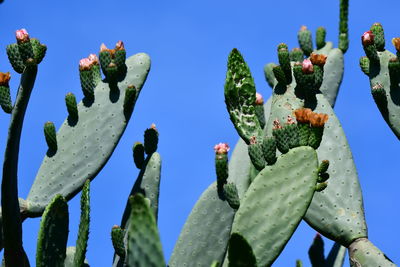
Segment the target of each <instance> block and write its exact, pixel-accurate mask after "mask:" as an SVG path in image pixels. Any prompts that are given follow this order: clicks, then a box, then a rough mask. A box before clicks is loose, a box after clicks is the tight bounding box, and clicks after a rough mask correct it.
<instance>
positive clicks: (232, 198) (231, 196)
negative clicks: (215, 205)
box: [224, 183, 240, 210]
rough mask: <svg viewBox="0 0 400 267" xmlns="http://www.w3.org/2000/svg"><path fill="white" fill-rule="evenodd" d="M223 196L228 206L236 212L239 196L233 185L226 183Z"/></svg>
mask: <svg viewBox="0 0 400 267" xmlns="http://www.w3.org/2000/svg"><path fill="white" fill-rule="evenodd" d="M224 196H225V199H226V201H227V202H228V204H229V206H231V208H232V209H234V210H237V209H238V208H239V206H240V199H239V194H238V191H237V188H236V185H235V184H234V183H227V184H225V185H224Z"/></svg>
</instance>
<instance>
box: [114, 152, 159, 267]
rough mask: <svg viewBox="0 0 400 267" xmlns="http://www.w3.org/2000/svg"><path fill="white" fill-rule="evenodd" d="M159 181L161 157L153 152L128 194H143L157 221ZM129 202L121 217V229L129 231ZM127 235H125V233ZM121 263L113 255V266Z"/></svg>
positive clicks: (116, 256) (118, 257) (117, 257)
mask: <svg viewBox="0 0 400 267" xmlns="http://www.w3.org/2000/svg"><path fill="white" fill-rule="evenodd" d="M160 181H161V156H160V154H158V153H157V152H154V153H153V154H151V155H150V156H148V157H147V158H146V160H145V162H144V164H143V167H142V169H141V170H140V173H139V175H138V178H137V179H136V182H135V184H134V185H133V188H132V190H131V192H130V194H129V195H130V196H133V195H135V194H137V193H141V194H144V195H145V196H146V199H147V200H149V201H150V207H151V208H152V210H153V214H154V217H155V219H156V221H157V218H158V198H159V193H160ZM131 214H132V213H131V204H130V201H129V200H128V202H127V203H126V206H125V210H124V214H123V215H122V220H121V227H122V228H124V229H129V224H130V221H131V220H130V216H131ZM126 235H127V233H126ZM120 264H122V261H121V259H120V256H119V255H115V257H114V263H113V266H120Z"/></svg>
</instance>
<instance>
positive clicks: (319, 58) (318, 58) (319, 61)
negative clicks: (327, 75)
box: [303, 53, 327, 67]
mask: <svg viewBox="0 0 400 267" xmlns="http://www.w3.org/2000/svg"><path fill="white" fill-rule="evenodd" d="M326 58H327V56H325V55H323V54H315V53H311V55H310V61H311V63H312V64H313V65H317V66H320V67H323V66H324V65H325V63H326ZM303 62H304V61H303Z"/></svg>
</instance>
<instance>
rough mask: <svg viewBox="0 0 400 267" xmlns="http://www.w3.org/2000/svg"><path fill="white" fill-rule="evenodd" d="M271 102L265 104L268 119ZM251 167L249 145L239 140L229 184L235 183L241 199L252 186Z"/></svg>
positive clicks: (230, 168)
mask: <svg viewBox="0 0 400 267" xmlns="http://www.w3.org/2000/svg"><path fill="white" fill-rule="evenodd" d="M271 102H272V101H271V98H269V99H268V101H267V102H266V103H265V104H264V114H265V116H266V117H265V118H267V119H268V116H269V113H270V110H271ZM250 166H251V161H250V158H249V155H248V153H247V145H246V143H245V142H244V141H243V140H242V139H241V138H239V141H238V142H237V144H236V146H235V148H234V150H233V152H232V156H231V159H230V160H229V177H228V182H233V183H234V184H235V185H236V188H237V190H238V194H239V198H240V199H241V198H242V197H243V195H244V193H245V192H246V191H247V188H248V187H249V185H250V181H251V179H250Z"/></svg>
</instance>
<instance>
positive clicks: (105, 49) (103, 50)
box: [100, 43, 109, 52]
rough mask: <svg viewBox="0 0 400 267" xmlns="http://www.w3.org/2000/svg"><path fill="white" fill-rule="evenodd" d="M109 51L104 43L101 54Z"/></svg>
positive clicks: (101, 46)
mask: <svg viewBox="0 0 400 267" xmlns="http://www.w3.org/2000/svg"><path fill="white" fill-rule="evenodd" d="M108 50H109V49H108V48H107V46H106V45H105V44H104V43H102V44H101V45H100V52H107V51H108Z"/></svg>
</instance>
